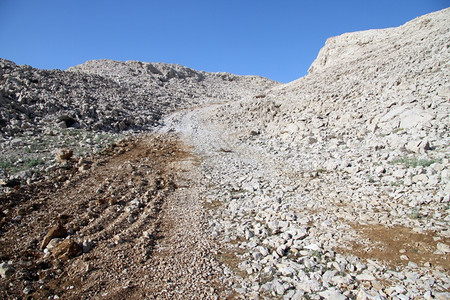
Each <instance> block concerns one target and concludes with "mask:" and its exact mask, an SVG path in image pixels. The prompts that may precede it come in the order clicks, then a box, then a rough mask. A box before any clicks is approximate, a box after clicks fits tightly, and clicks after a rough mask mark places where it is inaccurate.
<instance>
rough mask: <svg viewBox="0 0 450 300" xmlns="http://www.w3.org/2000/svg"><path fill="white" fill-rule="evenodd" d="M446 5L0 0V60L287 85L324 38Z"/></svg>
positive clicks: (396, 0)
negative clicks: (170, 67)
mask: <svg viewBox="0 0 450 300" xmlns="http://www.w3.org/2000/svg"><path fill="white" fill-rule="evenodd" d="M449 6H450V0H377V1H367V0H351V1H345V0H341V1H337V0H323V1H313V0H308V1H303V0H272V1H269V0H226V1H225V0H224V1H222V0H122V1H119V0H53V1H52V0H0V57H1V58H6V59H9V60H12V61H14V62H16V63H17V64H27V65H31V66H32V67H36V68H41V69H62V70H64V69H66V68H68V67H70V66H74V65H77V64H81V63H83V62H85V61H87V60H91V59H101V58H108V59H114V60H122V61H126V60H140V61H146V62H166V63H176V64H181V65H184V66H187V67H190V68H194V69H197V70H204V71H210V72H222V71H223V72H230V73H234V74H240V75H261V76H265V77H268V78H271V79H274V80H277V81H281V82H289V81H292V80H295V79H297V78H299V77H302V76H304V75H306V73H307V70H308V68H309V66H310V65H311V63H312V62H313V60H314V59H315V58H316V56H317V54H318V52H319V50H320V48H321V47H322V46H323V45H324V44H325V41H326V39H327V38H328V37H331V36H335V35H339V34H342V33H345V32H350V31H358V30H366V29H374V28H386V27H393V26H399V25H401V24H403V23H405V22H407V21H409V20H411V19H413V18H415V17H418V16H420V15H423V14H427V13H430V12H433V11H437V10H440V9H443V8H446V7H449ZM449 22H450V20H449Z"/></svg>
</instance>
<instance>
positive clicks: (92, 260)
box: [0, 8, 450, 300]
mask: <svg viewBox="0 0 450 300" xmlns="http://www.w3.org/2000/svg"><path fill="white" fill-rule="evenodd" d="M449 19H450V8H449V9H445V10H442V11H438V12H435V13H432V14H429V15H425V16H422V17H419V18H417V19H415V20H412V21H410V22H408V23H406V24H404V25H403V26H400V27H397V28H389V29H382V30H370V31H364V32H355V33H347V34H343V35H341V36H337V37H333V38H330V39H329V40H328V41H327V42H326V44H325V46H324V48H323V49H322V50H321V51H320V53H319V55H318V57H317V59H316V60H315V61H314V63H313V64H312V65H311V68H310V69H309V74H308V75H307V76H305V77H303V78H300V79H298V80H296V81H293V82H291V83H288V84H283V85H282V84H277V83H275V82H273V81H270V80H268V79H264V78H261V77H254V76H236V75H232V74H228V73H207V72H200V71H195V70H192V69H189V68H186V67H182V66H178V65H168V64H161V63H141V62H135V61H129V62H125V63H124V62H116V61H109V60H99V61H89V62H87V63H85V64H82V65H80V66H76V67H73V68H70V69H69V70H67V71H58V70H51V71H50V70H36V69H33V68H31V67H28V66H17V65H15V64H14V63H12V62H9V61H6V60H1V61H0V64H1V69H0V79H1V81H0V92H1V95H0V96H1V98H0V100H1V102H0V105H1V110H0V123H1V128H2V130H1V131H0V132H1V133H2V136H1V139H0V141H1V143H0V148H1V150H2V155H3V157H1V160H0V169H1V170H2V172H1V173H12V172H17V171H18V170H23V169H26V167H27V166H33V167H36V168H37V169H38V170H37V171H39V172H41V171H42V172H41V173H45V174H46V175H45V176H44V177H39V176H37V175H36V174H38V173H39V172H37V171H36V172H34V171H33V172H31V173H26V172H27V171H22V174H19V175H20V176H19V175H17V176H16V177H14V176H10V175H8V174H0V183H1V185H2V186H3V187H2V191H3V192H4V193H3V194H2V195H0V197H1V201H0V204H1V205H2V206H1V207H0V208H1V209H0V217H1V219H0V229H1V235H0V255H1V257H0V261H2V262H3V261H4V263H2V264H1V265H0V271H1V272H2V274H1V275H2V277H4V278H2V279H1V280H0V285H1V286H2V289H0V290H2V293H3V294H1V295H3V296H4V297H7V296H11V295H14V296H17V297H18V298H20V297H21V296H23V295H30V296H33V295H34V296H45V297H47V296H49V297H50V296H51V295H58V297H60V296H61V297H65V298H68V299H79V298H80V297H86V298H98V297H100V296H102V297H110V296H111V298H112V299H123V298H124V297H125V298H130V297H131V296H133V297H136V298H146V297H157V298H158V297H160V298H167V299H174V298H175V299H178V298H182V299H186V298H196V297H197V296H198V295H199V294H202V295H203V296H204V298H206V299H218V298H220V299H221V298H232V297H234V296H236V298H239V297H240V298H244V299H261V298H263V299H271V298H275V299H361V300H362V299H422V298H423V299H448V298H449V297H450V294H449V292H448V291H449V289H450V276H449V270H450V227H449V222H450V215H449V212H450V148H449V145H450V134H449V125H450V43H449V41H450V23H449V22H448V20H449ZM104 131H108V132H104ZM148 131H156V132H157V135H155V136H153V137H152V136H150V135H149V136H147V137H143V138H140V139H136V138H129V139H127V140H124V141H122V142H119V143H115V144H114V145H113V146H112V147H109V148H107V149H106V151H103V152H101V153H100V154H101V155H94V156H86V155H85V154H83V153H81V152H79V153H77V152H76V151H75V150H76V149H75V148H76V147H81V148H83V149H88V150H89V149H91V150H92V149H94V150H95V149H97V148H96V147H99V145H102V146H105V145H106V144H107V143H109V142H111V141H114V140H116V139H118V138H120V137H121V136H120V135H119V134H118V132H122V133H124V132H128V134H134V133H136V132H148ZM113 132H116V133H113ZM63 147H64V148H69V149H66V150H61V151H58V152H56V155H57V156H56V157H57V159H58V160H59V161H55V160H54V159H53V158H52V157H51V156H50V155H47V154H49V153H50V152H51V150H52V149H58V148H63ZM70 150H74V152H75V153H73V154H72V153H71V151H70ZM83 151H85V150H83ZM43 154H46V156H42V155H43ZM66 154H67V157H65V158H64V157H63V156H66ZM36 159H41V160H36ZM41 163H42V164H45V167H44V166H41V165H40V164H41ZM3 171H6V172H3ZM23 172H25V173H23ZM19 173H21V172H19ZM24 179H26V180H24ZM25 181H26V182H25ZM149 188H150V190H149ZM35 194H38V195H39V197H35V196H33V195H35ZM68 196H69V197H68ZM29 199H31V200H29ZM93 200H95V201H93ZM155 201H156V202H155ZM61 203H66V204H67V205H60V204H61ZM48 212H53V213H52V214H51V215H50V214H49V213H48ZM111 220H115V221H113V222H111ZM25 221H26V222H25ZM58 222H59V223H65V226H66V227H67V228H68V229H66V228H65V229H64V234H63V235H62V236H64V238H65V239H64V241H61V239H58V238H53V239H52V242H51V243H49V245H51V247H48V246H47V247H46V246H45V245H43V246H42V247H41V248H37V245H39V243H41V241H43V240H50V238H51V237H52V236H51V235H50V233H51V232H52V230H50V231H48V230H49V229H50V228H52V226H53V225H56V223H58ZM61 226H62V225H61ZM61 226H59V227H61ZM53 228H58V226H56V227H53ZM47 232H49V233H47ZM46 233H47V235H46ZM18 236H20V239H18V238H17V237H18ZM53 237H55V236H53ZM68 243H71V245H74V246H76V245H78V251H76V253H72V254H71V255H70V257H69V258H68V259H67V260H66V259H64V260H61V259H59V258H58V257H60V255H59V250H58V251H56V252H55V250H52V247H55V248H57V249H59V248H60V247H62V246H58V245H63V246H67V244H68ZM43 244H46V243H43ZM5 245H6V246H5ZM14 247H16V248H18V249H20V250H19V251H15V250H11V249H12V248H14ZM80 247H81V248H80ZM86 247H87V249H84V248H86ZM43 248H45V249H43ZM14 249H15V248H14ZM82 249H83V250H82ZM124 251H125V252H126V255H124V254H123V253H124ZM115 257H117V260H118V261H116V260H115V259H116V258H115ZM127 259H128V260H129V259H131V260H132V261H127ZM6 262H7V263H6ZM112 265H114V268H115V269H114V270H115V271H114V272H113V273H112V274H111V273H110V272H109V270H110V269H109V268H110V267H111V266H112ZM130 266H131V267H130ZM105 272H109V273H105ZM80 278H81V279H80ZM100 279H101V280H102V284H104V286H106V287H107V289H108V290H107V291H105V290H102V288H101V287H99V286H96V287H92V289H91V286H90V285H89V284H88V285H87V284H86V283H88V282H89V283H91V282H96V280H100ZM79 280H81V282H80V281H79ZM108 293H110V294H108ZM131 298H132V297H131Z"/></svg>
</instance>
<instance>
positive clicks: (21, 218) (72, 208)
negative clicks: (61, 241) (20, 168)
mask: <svg viewBox="0 0 450 300" xmlns="http://www.w3.org/2000/svg"><path fill="white" fill-rule="evenodd" d="M189 159H191V156H190V154H189V153H188V150H187V148H185V147H184V145H183V144H181V142H179V141H178V140H177V139H176V137H174V136H171V135H164V136H160V135H152V136H146V137H142V138H132V139H127V140H123V141H121V142H119V143H117V144H116V145H114V146H113V147H111V148H110V149H109V150H108V151H107V152H106V153H104V154H103V155H98V156H95V157H90V158H87V159H86V160H85V162H77V161H76V160H72V161H68V162H66V163H64V164H63V165H62V166H61V168H59V169H58V170H57V171H56V172H55V173H53V174H50V177H49V178H48V179H46V180H43V181H41V182H37V183H35V184H32V185H28V186H23V187H20V188H18V189H17V190H14V191H12V192H10V193H8V194H4V195H0V212H2V213H1V214H0V262H2V261H6V262H7V261H10V262H11V264H12V265H13V266H14V268H15V273H14V274H13V275H12V276H11V277H8V278H0V298H2V299H7V298H30V299H43V298H45V299H47V298H49V297H52V296H54V295H58V296H59V297H61V298H64V299H91V298H105V299H143V298H147V299H148V298H153V297H156V296H155V295H158V296H157V297H158V298H167V299H169V298H171V299H174V298H177V299H181V298H183V297H184V296H183V291H189V292H197V291H198V290H199V289H204V290H206V291H207V292H205V295H211V294H212V293H211V292H210V290H211V289H212V290H214V291H220V290H222V289H221V287H220V284H221V283H220V282H219V280H218V279H217V278H218V277H217V276H216V274H215V273H214V272H212V271H210V272H209V273H208V274H209V277H208V279H210V280H211V281H210V282H208V281H205V282H202V283H200V285H199V284H197V283H195V282H193V281H195V280H196V278H194V277H192V276H190V275H189V274H188V273H186V274H182V273H180V274H175V273H176V270H179V269H180V268H183V264H184V269H190V270H192V271H193V272H194V273H195V274H199V273H201V272H202V270H209V269H208V262H209V258H208V255H207V253H208V247H203V248H201V249H199V248H198V247H197V248H196V247H194V246H192V247H190V248H188V247H187V246H186V245H184V244H183V243H182V242H180V241H183V240H189V239H190V240H192V242H193V243H194V242H195V241H196V240H195V239H192V238H190V237H187V236H186V235H187V234H189V232H191V231H180V230H179V229H180V227H182V226H184V228H189V226H186V222H190V223H189V224H191V227H192V228H195V229H196V230H197V232H200V233H199V234H198V235H200V234H201V228H198V226H199V225H198V224H197V223H195V222H194V221H195V220H194V221H192V220H190V218H194V219H195V217H192V216H191V215H190V213H189V210H186V209H184V210H183V215H177V216H174V215H171V214H173V213H176V212H173V211H172V210H171V207H173V206H176V205H177V204H176V202H174V201H184V198H183V199H180V197H182V195H185V194H186V193H187V194H189V184H187V183H186V181H185V182H184V183H181V184H180V185H181V186H183V191H181V190H180V188H179V179H178V177H179V173H183V174H185V175H184V176H186V177H189V172H187V171H186V170H184V172H179V171H180V169H179V168H178V167H177V166H178V165H179V163H180V162H183V161H186V160H189ZM86 161H87V162H88V164H89V167H88V168H84V167H82V165H81V164H86ZM193 165H194V164H190V167H193ZM81 170H85V171H81ZM168 199H169V200H168ZM190 199H191V201H193V202H192V203H193V204H192V205H195V201H197V200H198V199H195V198H193V197H190ZM168 201H169V203H168ZM170 201H171V202H170ZM180 203H183V202H180ZM199 205H200V206H201V204H199ZM186 211H187V213H186ZM184 219H188V221H186V220H184ZM183 220H184V221H183ZM183 222H184V223H183ZM57 223H60V224H62V225H63V226H64V227H65V229H67V231H68V233H69V236H68V238H70V239H71V240H73V241H75V242H76V243H78V244H79V245H81V244H82V243H83V242H84V243H85V244H88V245H89V247H91V250H90V251H85V253H83V254H81V255H78V256H76V257H74V258H72V257H71V258H69V259H64V260H63V259H57V258H55V257H53V256H52V255H51V252H50V251H49V254H46V253H45V252H44V251H42V250H40V249H39V245H40V243H41V241H42V240H43V238H44V236H45V235H46V234H47V232H48V231H49V229H50V228H51V227H52V226H54V225H55V224H57ZM180 224H181V225H180ZM174 237H177V239H175V238H174ZM174 243H178V246H175V245H174ZM197 244H198V243H197ZM175 248H176V249H175ZM162 249H167V251H163V250H162ZM199 251H204V253H206V254H203V256H202V257H203V259H202V260H198V261H196V262H193V263H191V262H189V261H188V259H187V258H192V257H196V256H197V255H198V252H199ZM173 262H177V263H178V265H177V266H178V269H172V270H171V272H168V271H167V268H162V267H155V266H171V265H174V263H173ZM188 263H189V265H188V266H187V265H186V264H188ZM169 269H170V268H169ZM174 270H175V271H174ZM164 272H166V273H167V274H163V273H164ZM169 275H170V276H171V277H170V278H169V279H168V276H169ZM162 279H164V280H166V281H165V282H163V281H162ZM197 279H198V278H197ZM170 280H171V283H170V284H169V283H168V282H169V281H170ZM178 283H179V284H178ZM190 285H192V286H195V288H190V287H189V288H187V286H190ZM174 291H176V292H177V293H178V294H177V293H175V292H174ZM180 292H181V293H180ZM208 293H209V294H208ZM168 295H171V296H168ZM188 298H189V297H188ZM204 298H208V297H207V296H205V297H204Z"/></svg>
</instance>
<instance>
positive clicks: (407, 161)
mask: <svg viewBox="0 0 450 300" xmlns="http://www.w3.org/2000/svg"><path fill="white" fill-rule="evenodd" d="M436 162H439V160H436V159H427V158H422V159H419V158H417V157H401V158H396V159H394V160H391V161H390V162H389V163H390V164H392V165H404V166H405V167H407V168H410V167H413V168H415V167H429V166H431V165H432V164H434V163H436Z"/></svg>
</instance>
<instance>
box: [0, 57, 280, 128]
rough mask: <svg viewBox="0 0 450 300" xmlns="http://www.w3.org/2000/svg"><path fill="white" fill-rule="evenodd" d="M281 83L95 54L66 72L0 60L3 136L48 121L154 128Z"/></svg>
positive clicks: (50, 124) (79, 125)
mask: <svg viewBox="0 0 450 300" xmlns="http://www.w3.org/2000/svg"><path fill="white" fill-rule="evenodd" d="M274 84H275V82H273V81H271V80H268V79H265V78H261V77H257V76H236V75H232V74H228V73H207V72H200V71H195V70H192V69H189V68H186V67H182V66H178V65H169V64H163V63H141V62H136V61H128V62H116V61H109V60H99V61H89V62H87V63H85V64H82V65H80V66H76V67H72V68H69V70H67V71H60V70H38V69H34V68H31V67H29V66H17V65H16V64H14V63H13V62H11V61H7V60H0V97H1V98H0V99H1V102H0V108H1V110H0V124H1V126H2V131H1V134H2V136H14V135H16V134H18V133H23V132H24V131H27V130H38V129H42V128H43V127H47V128H48V127H50V128H51V127H53V126H56V127H62V128H66V127H76V128H85V129H92V130H107V131H111V130H112V131H122V130H127V129H134V130H140V129H151V128H152V127H154V126H156V125H157V124H158V121H159V120H160V118H161V116H162V115H163V114H167V113H169V112H172V111H174V110H176V109H181V108H187V107H191V106H193V105H201V104H204V103H209V102H217V101H229V100H237V99H240V98H241V97H242V96H244V95H251V94H254V93H258V92H260V91H261V90H264V89H266V88H268V87H270V86H273V85H274Z"/></svg>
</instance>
